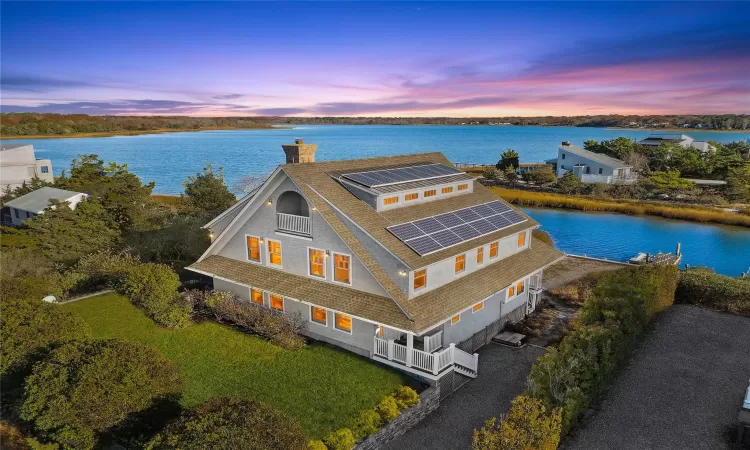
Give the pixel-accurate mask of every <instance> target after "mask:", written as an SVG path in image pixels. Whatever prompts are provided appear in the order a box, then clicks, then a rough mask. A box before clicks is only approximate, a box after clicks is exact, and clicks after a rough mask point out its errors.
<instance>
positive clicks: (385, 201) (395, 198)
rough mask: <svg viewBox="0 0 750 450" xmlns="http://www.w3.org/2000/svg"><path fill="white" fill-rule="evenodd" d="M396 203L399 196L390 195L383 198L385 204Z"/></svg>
mask: <svg viewBox="0 0 750 450" xmlns="http://www.w3.org/2000/svg"><path fill="white" fill-rule="evenodd" d="M395 203H398V196H396V197H388V198H384V199H383V204H384V205H393V204H395Z"/></svg>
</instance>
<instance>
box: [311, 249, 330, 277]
mask: <svg viewBox="0 0 750 450" xmlns="http://www.w3.org/2000/svg"><path fill="white" fill-rule="evenodd" d="M310 275H312V276H314V277H319V278H325V277H326V264H325V252H324V251H323V250H318V249H314V248H311V249H310Z"/></svg>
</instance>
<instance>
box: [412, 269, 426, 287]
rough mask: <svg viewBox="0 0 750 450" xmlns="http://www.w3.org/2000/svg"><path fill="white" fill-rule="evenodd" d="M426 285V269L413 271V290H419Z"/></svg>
mask: <svg viewBox="0 0 750 450" xmlns="http://www.w3.org/2000/svg"><path fill="white" fill-rule="evenodd" d="M426 285H427V269H422V270H415V271H414V290H415V291H416V290H417V289H421V288H423V287H425V286H426Z"/></svg>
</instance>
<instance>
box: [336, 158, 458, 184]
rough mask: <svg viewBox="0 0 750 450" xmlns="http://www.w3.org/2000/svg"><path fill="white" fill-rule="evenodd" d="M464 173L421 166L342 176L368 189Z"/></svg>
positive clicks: (451, 168) (449, 168) (437, 166)
mask: <svg viewBox="0 0 750 450" xmlns="http://www.w3.org/2000/svg"><path fill="white" fill-rule="evenodd" d="M461 173H463V172H462V171H460V170H458V169H456V168H454V167H448V166H444V165H442V164H437V163H435V164H421V165H418V166H409V167H398V168H395V169H379V170H370V171H367V172H352V173H345V174H343V175H341V176H342V177H344V178H347V179H349V180H352V181H356V182H357V183H359V184H362V185H365V186H367V187H377V186H384V185H387V184H397V183H404V182H407V181H414V180H423V179H428V178H439V177H446V176H451V175H457V174H461Z"/></svg>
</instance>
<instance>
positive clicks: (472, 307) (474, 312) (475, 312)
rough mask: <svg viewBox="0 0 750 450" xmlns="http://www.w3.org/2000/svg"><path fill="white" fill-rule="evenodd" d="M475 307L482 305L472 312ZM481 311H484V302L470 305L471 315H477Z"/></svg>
mask: <svg viewBox="0 0 750 450" xmlns="http://www.w3.org/2000/svg"><path fill="white" fill-rule="evenodd" d="M477 305H482V307H481V308H479V309H477V310H476V311H474V307H475V306H477ZM483 309H484V300H482V301H481V302H479V303H474V304H473V305H471V313H472V314H477V313H478V312H479V311H481V310H483Z"/></svg>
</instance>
